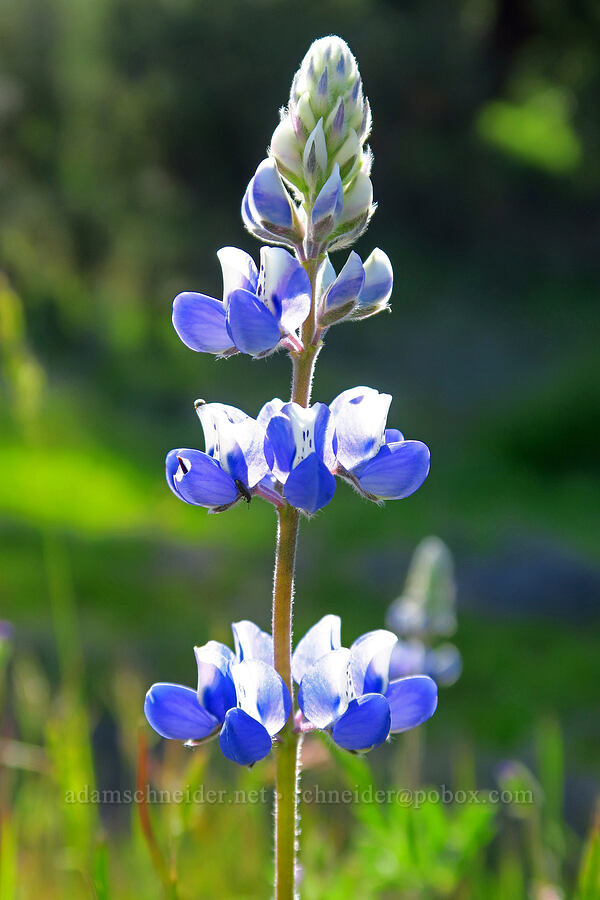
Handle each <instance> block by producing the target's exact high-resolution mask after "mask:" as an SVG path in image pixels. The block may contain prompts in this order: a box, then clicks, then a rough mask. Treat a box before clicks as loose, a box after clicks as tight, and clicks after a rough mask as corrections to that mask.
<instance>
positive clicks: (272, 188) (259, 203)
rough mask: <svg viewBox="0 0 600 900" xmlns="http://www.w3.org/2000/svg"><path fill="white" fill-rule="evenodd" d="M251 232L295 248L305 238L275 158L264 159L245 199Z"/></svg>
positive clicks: (246, 224) (243, 202)
mask: <svg viewBox="0 0 600 900" xmlns="http://www.w3.org/2000/svg"><path fill="white" fill-rule="evenodd" d="M242 218H243V220H244V224H245V226H246V228H247V229H248V231H250V232H251V233H252V234H253V235H255V237H258V238H260V239H262V240H267V241H269V242H270V243H276V244H285V245H286V246H291V247H295V246H297V244H298V243H299V242H300V241H301V240H302V237H303V234H302V228H301V224H300V221H299V219H298V216H297V213H296V208H295V206H294V205H293V203H292V201H291V198H290V195H289V194H288V192H287V190H286V189H285V187H284V184H283V182H282V180H281V176H280V174H279V171H278V169H277V166H276V165H275V162H274V161H273V160H272V159H265V160H263V161H262V162H261V164H260V165H259V167H258V169H257V170H256V173H255V175H254V177H253V178H252V179H251V181H250V183H249V185H248V187H247V189H246V193H245V195H244V199H243V201H242Z"/></svg>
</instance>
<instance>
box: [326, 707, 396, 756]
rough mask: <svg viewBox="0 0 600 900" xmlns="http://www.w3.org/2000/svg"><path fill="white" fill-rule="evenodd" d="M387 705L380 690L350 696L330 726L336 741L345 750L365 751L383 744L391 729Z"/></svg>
mask: <svg viewBox="0 0 600 900" xmlns="http://www.w3.org/2000/svg"><path fill="white" fill-rule="evenodd" d="M390 725H391V715H390V706H389V703H388V701H387V700H386V698H385V697H383V696H382V695H381V694H364V695H363V696H362V697H358V698H357V699H356V700H352V701H351V702H350V704H349V706H348V709H347V710H346V712H345V713H344V715H343V716H342V717H341V718H340V719H338V721H337V722H336V723H335V725H334V726H333V732H332V736H333V739H334V741H335V742H336V744H339V746H340V747H344V748H345V749H346V750H358V751H361V750H362V751H363V752H365V751H367V750H371V749H372V748H373V747H377V746H378V745H379V744H383V742H384V741H385V740H386V738H387V736H388V735H389V733H390Z"/></svg>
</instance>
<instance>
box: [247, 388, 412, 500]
mask: <svg viewBox="0 0 600 900" xmlns="http://www.w3.org/2000/svg"><path fill="white" fill-rule="evenodd" d="M391 399H392V398H391V396H390V395H389V394H380V393H379V392H378V391H376V390H373V388H368V387H357V388H352V389H351V390H348V391H344V392H343V393H342V394H340V395H339V396H338V397H336V399H335V400H334V401H333V403H331V405H330V406H329V407H327V406H326V405H325V404H323V403H315V404H314V405H313V406H311V407H310V408H309V409H305V408H304V407H302V406H299V405H298V404H297V403H284V402H283V401H282V400H279V399H275V400H271V401H270V402H269V403H267V404H266V405H265V406H264V407H263V408H262V410H261V412H260V413H259V415H258V419H257V421H258V423H259V424H260V425H262V426H263V427H264V429H265V433H266V436H267V440H266V442H265V455H266V459H267V463H268V465H269V469H270V470H271V473H272V475H273V477H274V478H275V481H276V484H277V483H278V484H279V485H280V486H281V487H280V489H281V490H282V493H283V496H284V497H285V499H286V500H287V501H288V503H290V504H291V505H292V506H296V507H297V508H298V509H301V510H302V511H303V512H305V513H306V514H307V515H312V514H313V513H315V512H316V511H317V510H318V509H321V508H322V507H324V506H326V505H327V504H328V503H329V502H330V500H331V499H332V497H333V495H334V493H335V486H336V483H335V478H334V475H339V476H341V477H342V478H344V479H346V480H348V481H350V482H351V483H352V484H353V485H354V487H355V488H357V490H358V491H359V492H360V493H362V494H363V496H365V497H367V498H368V499H370V500H375V501H379V500H393V499H400V498H402V497H408V496H409V495H410V494H412V493H414V491H416V490H417V489H418V488H419V487H420V486H421V485H422V484H423V482H424V481H425V479H426V477H427V474H428V472H429V450H428V448H427V446H426V445H425V444H423V443H421V441H405V440H404V438H403V436H402V435H401V433H400V432H399V431H397V430H396V429H386V427H385V425H386V418H387V411H388V408H389V405H390V402H391Z"/></svg>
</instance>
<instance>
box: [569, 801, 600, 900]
mask: <svg viewBox="0 0 600 900" xmlns="http://www.w3.org/2000/svg"><path fill="white" fill-rule="evenodd" d="M574 900H600V801H599V802H598V803H597V805H596V813H595V816H594V822H593V825H592V828H591V831H590V834H589V837H588V839H587V841H586V844H585V847H584V850H583V856H582V861H581V868H580V870H579V878H578V884H577V893H576V895H575V897H574Z"/></svg>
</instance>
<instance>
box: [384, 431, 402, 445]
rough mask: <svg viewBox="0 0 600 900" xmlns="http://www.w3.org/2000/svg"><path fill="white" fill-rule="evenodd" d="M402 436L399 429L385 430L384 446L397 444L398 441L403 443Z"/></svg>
mask: <svg viewBox="0 0 600 900" xmlns="http://www.w3.org/2000/svg"><path fill="white" fill-rule="evenodd" d="M403 440H404V435H403V434H402V432H401V431H400V429H399V428H386V429H385V434H384V441H385V443H386V444H397V443H398V441H403Z"/></svg>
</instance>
